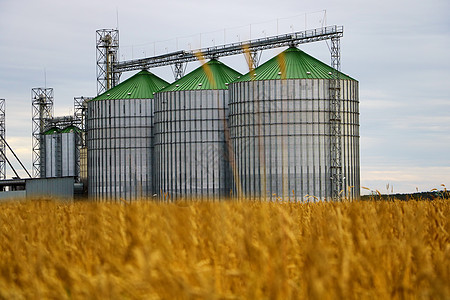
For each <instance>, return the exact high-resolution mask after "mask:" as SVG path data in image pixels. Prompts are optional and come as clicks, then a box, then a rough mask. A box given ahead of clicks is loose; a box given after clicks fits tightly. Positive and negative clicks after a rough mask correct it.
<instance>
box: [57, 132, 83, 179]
mask: <svg viewBox="0 0 450 300" xmlns="http://www.w3.org/2000/svg"><path fill="white" fill-rule="evenodd" d="M79 132H80V129H79V128H77V127H76V126H74V125H70V126H67V127H66V128H64V129H62V130H61V131H60V136H61V176H63V177H65V176H75V177H78V176H79V175H80V171H79V165H78V162H79V154H78V153H79V152H78V151H77V147H79V145H78V136H79Z"/></svg>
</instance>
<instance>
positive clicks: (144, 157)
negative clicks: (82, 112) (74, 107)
mask: <svg viewBox="0 0 450 300" xmlns="http://www.w3.org/2000/svg"><path fill="white" fill-rule="evenodd" d="M167 85H168V83H167V82H165V81H164V80H162V79H161V78H159V77H157V76H155V75H153V74H152V73H150V72H148V71H146V70H143V71H140V72H139V73H137V74H135V75H134V76H132V77H130V78H129V79H127V80H125V81H124V82H122V83H121V84H119V85H117V86H115V87H114V88H112V89H110V90H108V91H106V92H105V93H103V94H101V95H99V96H97V97H96V98H94V99H92V100H90V101H89V102H88V104H87V110H88V111H87V149H88V150H87V156H88V193H89V196H90V197H92V198H94V199H104V198H112V199H119V198H124V199H127V200H131V199H135V198H140V197H147V196H151V195H152V193H153V188H152V184H153V183H152V139H153V96H154V93H155V92H157V91H158V90H160V89H162V88H163V87H165V86H167Z"/></svg>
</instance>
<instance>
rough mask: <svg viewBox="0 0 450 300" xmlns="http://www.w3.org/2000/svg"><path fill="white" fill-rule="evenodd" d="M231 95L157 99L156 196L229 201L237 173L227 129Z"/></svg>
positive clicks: (201, 93)
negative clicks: (229, 151)
mask: <svg viewBox="0 0 450 300" xmlns="http://www.w3.org/2000/svg"><path fill="white" fill-rule="evenodd" d="M227 104H228V90H197V91H168V92H160V93H156V95H155V174H154V179H155V192H157V193H162V194H164V193H169V194H170V195H171V196H172V197H177V196H226V195H229V194H230V192H231V178H230V177H231V176H230V174H231V172H230V167H229V161H228V154H227V151H226V149H227V147H226V142H225V133H224V128H226V127H227V124H226V122H227V115H228V108H227Z"/></svg>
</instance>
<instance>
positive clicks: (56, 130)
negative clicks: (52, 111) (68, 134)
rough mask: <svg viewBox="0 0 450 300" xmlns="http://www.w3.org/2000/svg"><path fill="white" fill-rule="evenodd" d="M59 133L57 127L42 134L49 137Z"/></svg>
mask: <svg viewBox="0 0 450 300" xmlns="http://www.w3.org/2000/svg"><path fill="white" fill-rule="evenodd" d="M58 132H59V128H58V127H52V128H50V129H47V130H46V131H45V132H44V133H42V134H43V135H50V134H55V133H58Z"/></svg>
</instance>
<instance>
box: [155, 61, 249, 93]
mask: <svg viewBox="0 0 450 300" xmlns="http://www.w3.org/2000/svg"><path fill="white" fill-rule="evenodd" d="M240 75H241V74H240V73H239V72H237V71H235V70H233V69H232V68H230V67H228V66H227V65H225V64H223V63H221V62H220V61H218V60H216V59H211V60H210V61H209V62H207V63H205V64H203V65H202V66H200V67H198V68H197V69H195V70H194V71H192V72H191V73H189V74H187V75H185V76H184V77H182V78H180V79H178V80H177V81H175V82H174V83H172V84H171V85H169V86H168V87H166V88H165V89H163V90H161V91H160V92H168V91H191V90H226V89H228V83H231V82H233V81H234V80H235V79H236V78H237V77H238V76H240Z"/></svg>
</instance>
